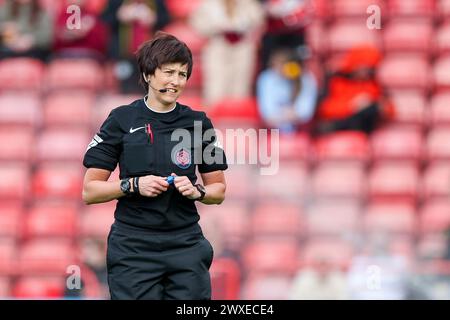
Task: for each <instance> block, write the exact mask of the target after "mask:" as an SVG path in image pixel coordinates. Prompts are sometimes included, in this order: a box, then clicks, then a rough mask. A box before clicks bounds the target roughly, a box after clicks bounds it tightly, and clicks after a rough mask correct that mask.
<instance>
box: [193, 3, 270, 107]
mask: <svg viewBox="0 0 450 320" xmlns="http://www.w3.org/2000/svg"><path fill="white" fill-rule="evenodd" d="M263 14H264V13H263V9H262V7H261V5H260V3H259V2H258V1H257V0H203V2H202V3H201V4H200V5H199V6H198V7H197V9H196V10H195V11H194V12H193V14H192V16H191V23H192V25H193V26H194V28H195V29H196V30H197V31H198V32H199V33H200V34H202V35H204V36H206V37H207V38H208V43H207V44H206V46H205V47H204V49H203V52H202V55H203V56H202V64H203V65H202V66H203V83H204V84H203V90H204V99H205V103H206V104H207V105H212V104H214V103H216V102H218V101H220V100H221V99H222V98H225V97H230V98H242V97H247V96H249V95H251V94H252V81H253V77H254V72H255V61H256V60H257V59H256V55H257V54H256V49H257V45H258V42H259V36H260V32H258V31H260V27H261V26H262V22H263Z"/></svg>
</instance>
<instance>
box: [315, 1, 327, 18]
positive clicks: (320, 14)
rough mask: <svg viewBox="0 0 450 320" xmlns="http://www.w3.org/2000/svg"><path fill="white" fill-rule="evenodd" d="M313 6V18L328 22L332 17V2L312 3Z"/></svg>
mask: <svg viewBox="0 0 450 320" xmlns="http://www.w3.org/2000/svg"><path fill="white" fill-rule="evenodd" d="M311 3H312V5H313V16H314V18H316V19H318V20H326V19H328V18H329V15H330V2H329V1H327V0H314V1H311Z"/></svg>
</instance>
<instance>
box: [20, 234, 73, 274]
mask: <svg viewBox="0 0 450 320" xmlns="http://www.w3.org/2000/svg"><path fill="white" fill-rule="evenodd" d="M78 263H79V261H78V257H77V252H76V251H75V248H74V247H73V245H72V244H71V242H70V241H63V240H62V239H60V240H58V241H56V240H54V239H37V240H32V241H28V242H27V243H25V244H24V245H22V246H21V248H20V251H19V259H18V264H19V265H18V271H19V273H20V274H22V275H24V274H26V275H34V274H36V275H38V274H39V275H41V274H51V275H57V274H58V275H66V271H67V267H68V266H70V265H77V264H78Z"/></svg>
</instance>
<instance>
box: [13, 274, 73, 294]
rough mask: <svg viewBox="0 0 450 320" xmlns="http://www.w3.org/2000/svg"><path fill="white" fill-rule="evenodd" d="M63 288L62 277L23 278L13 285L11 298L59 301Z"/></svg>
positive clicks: (64, 280) (64, 282) (64, 284)
mask: <svg viewBox="0 0 450 320" xmlns="http://www.w3.org/2000/svg"><path fill="white" fill-rule="evenodd" d="M65 286H66V279H65V277H63V276H46V277H41V276H39V277H36V276H23V277H20V278H19V279H18V280H17V282H16V283H15V284H14V285H13V288H12V296H13V297H14V298H17V299H58V298H59V299H61V298H63V297H64V288H65Z"/></svg>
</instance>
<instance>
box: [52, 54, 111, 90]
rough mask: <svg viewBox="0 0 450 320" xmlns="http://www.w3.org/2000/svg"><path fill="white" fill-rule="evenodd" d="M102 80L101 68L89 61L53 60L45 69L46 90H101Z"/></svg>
mask: <svg viewBox="0 0 450 320" xmlns="http://www.w3.org/2000/svg"><path fill="white" fill-rule="evenodd" d="M103 80H104V74H103V70H102V68H101V67H100V66H99V65H98V63H96V62H95V61H94V60H90V59H58V60H53V61H52V62H50V64H49V65H48V69H47V78H46V82H47V89H48V90H61V89H86V90H97V89H100V88H101V85H102V83H103Z"/></svg>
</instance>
